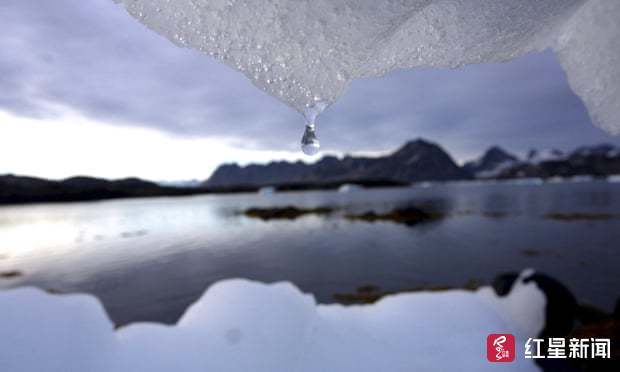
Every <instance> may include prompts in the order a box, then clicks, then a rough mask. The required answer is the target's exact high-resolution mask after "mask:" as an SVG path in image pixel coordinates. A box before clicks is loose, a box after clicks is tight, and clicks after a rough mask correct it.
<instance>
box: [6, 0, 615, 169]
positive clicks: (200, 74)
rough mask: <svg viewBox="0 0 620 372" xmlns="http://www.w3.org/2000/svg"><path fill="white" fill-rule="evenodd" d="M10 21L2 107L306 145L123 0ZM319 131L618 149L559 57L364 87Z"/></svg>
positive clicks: (337, 143)
mask: <svg viewBox="0 0 620 372" xmlns="http://www.w3.org/2000/svg"><path fill="white" fill-rule="evenodd" d="M0 23H1V24H2V25H3V32H2V33H1V34H0V48H1V49H2V51H3V52H2V54H0V109H3V110H7V111H9V112H12V113H13V114H16V115H22V116H29V117H37V118H43V119H44V118H47V117H54V116H56V115H58V111H57V105H61V106H66V107H69V108H71V109H74V110H77V111H78V112H80V113H82V114H84V115H86V116H89V117H93V118H96V119H98V120H100V121H104V122H107V123H110V124H111V125H137V126H148V127H154V128H158V129H161V130H164V131H167V132H169V133H173V134H175V135H179V136H200V137H227V138H232V139H234V140H236V141H237V142H238V143H239V145H240V146H245V147H255V148H269V149H290V150H296V149H297V148H298V141H299V137H300V135H301V132H302V129H303V121H302V117H301V116H300V115H299V114H297V113H296V112H295V111H293V110H292V109H289V108H288V107H286V106H285V105H284V104H282V103H280V102H279V101H277V100H276V99H274V98H272V97H270V96H268V95H266V94H265V93H263V92H261V91H260V90H258V89H256V88H255V87H254V86H252V84H251V83H250V82H249V81H248V80H247V79H246V78H245V77H244V76H243V75H241V74H240V73H238V72H236V71H233V70H232V69H230V68H228V67H226V66H223V65H221V64H219V63H217V62H215V61H214V60H212V59H211V58H209V57H207V56H205V55H202V54H200V53H198V52H195V51H192V50H188V49H181V48H178V47H176V46H174V45H172V44H171V43H170V42H168V41H167V40H165V39H163V38H162V37H160V36H158V35H157V34H155V33H153V32H151V31H149V30H147V29H146V28H145V27H143V26H142V25H140V24H139V23H138V22H137V21H135V20H133V19H132V18H131V17H130V16H129V15H127V14H126V13H125V11H124V10H123V9H122V8H121V7H118V6H116V5H115V4H114V3H113V2H112V1H111V0H90V1H87V2H86V1H81V0H55V1H34V0H4V1H3V2H2V4H1V5H0ZM0 125H1V124H0ZM318 125H319V129H318V131H319V135H320V136H321V139H322V141H323V144H324V146H325V148H326V149H327V150H331V151H342V152H352V151H375V150H386V149H391V148H394V147H396V146H398V145H400V144H401V143H402V142H403V141H404V140H405V139H408V138H414V137H419V136H422V137H426V138H429V139H431V140H434V141H437V142H439V143H441V144H443V145H445V147H446V148H447V149H449V150H450V151H451V152H452V153H453V154H455V156H456V157H458V158H461V159H463V158H469V157H472V156H475V155H477V154H478V153H480V152H481V151H482V150H483V149H484V148H485V147H487V146H489V145H491V144H496V143H498V144H500V145H503V146H505V147H507V148H508V149H510V150H513V151H517V152H523V151H525V150H526V149H527V148H530V147H559V148H563V149H569V148H572V147H575V146H577V145H581V144H584V143H594V142H601V141H607V142H615V143H620V141H619V140H618V139H617V138H611V137H609V136H607V135H606V134H605V133H603V132H602V131H600V130H598V129H596V128H594V127H593V126H592V125H591V123H590V120H589V118H588V115H587V112H586V110H585V108H584V106H583V104H582V103H581V101H580V100H579V99H578V98H577V97H576V96H575V95H574V94H573V93H572V92H571V91H570V89H569V87H568V85H567V83H566V80H565V77H564V74H563V72H562V70H561V68H560V67H559V66H558V64H557V62H556V60H555V58H554V56H553V55H552V53H551V52H544V53H539V54H532V55H529V56H525V57H523V58H520V59H518V60H516V61H513V62H510V63H505V64H485V65H476V66H467V67H464V68H460V69H456V70H448V69H419V70H413V71H397V72H394V73H392V74H390V75H388V76H386V77H383V78H378V79H367V80H360V81H356V82H354V83H353V84H352V86H351V87H350V88H349V89H348V92H347V93H346V94H345V96H343V97H342V98H341V100H340V101H338V102H337V103H336V104H334V105H333V106H332V107H330V108H329V109H328V111H326V112H325V113H324V114H323V115H322V116H321V117H320V118H319V124H318Z"/></svg>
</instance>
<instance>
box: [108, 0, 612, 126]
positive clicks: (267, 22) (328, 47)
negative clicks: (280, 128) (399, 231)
mask: <svg viewBox="0 0 620 372" xmlns="http://www.w3.org/2000/svg"><path fill="white" fill-rule="evenodd" d="M115 1H116V2H118V3H120V4H122V5H123V6H125V8H126V9H127V11H128V12H129V13H130V14H131V15H132V16H134V17H135V18H137V19H139V20H140V21H141V22H142V23H144V24H145V25H146V26H148V27H149V28H151V29H153V30H155V31H156V32H158V33H160V34H162V35H164V36H165V37H167V38H168V39H170V40H172V41H173V42H174V43H176V44H177V45H179V46H183V47H189V48H194V49H197V50H200V51H202V52H204V53H207V54H209V55H211V56H213V57H215V58H217V59H219V60H221V61H223V62H224V63H226V64H228V65H230V66H231V67H233V68H236V69H237V70H239V71H241V72H243V73H244V74H245V75H246V76H247V77H248V78H250V80H252V82H254V84H255V85H257V86H258V87H259V88H261V89H263V90H265V91H267V92H268V93H270V94H271V95H273V96H275V97H278V98H279V99H281V100H282V101H284V102H285V103H287V104H288V105H289V106H291V107H293V108H295V109H297V110H298V111H299V112H301V113H304V112H306V110H307V109H308V108H320V109H319V110H318V111H319V112H320V111H321V110H323V109H324V108H325V107H327V106H328V105H329V104H331V103H333V102H334V101H335V100H336V99H337V98H338V97H339V96H340V95H342V93H343V91H344V90H345V88H346V87H347V86H348V84H349V82H350V81H351V80H352V79H355V78H359V77H368V76H378V75H382V74H385V73H387V72H389V71H391V70H393V69H396V68H413V67H418V66H436V67H457V66H461V65H464V64H470V63H481V62H500V61H506V60H509V59H512V58H515V57H518V56H520V55H523V54H525V53H528V52H530V51H537V50H542V49H545V48H552V49H554V50H555V51H556V52H557V53H558V55H559V59H560V63H561V65H562V66H563V67H564V69H565V70H566V72H567V75H568V79H569V82H570V85H571V86H572V88H573V90H574V91H575V92H576V93H577V94H578V95H579V96H581V98H582V99H583V101H584V102H585V104H586V106H587V108H588V110H589V112H590V114H591V116H592V118H593V121H594V122H595V123H597V124H598V125H599V126H601V127H602V128H604V129H605V130H607V131H609V132H612V133H620V120H619V118H620V67H619V66H620V22H618V19H619V17H620V2H618V1H617V0H520V1H514V0H467V1H465V0H410V1H402V0H382V1H376V0H359V1H355V2H351V1H346V0H295V1H292V0H263V1H251V0H227V1H224V0H175V1H169V0H115ZM411 89H416V87H411ZM395 94H396V92H395ZM317 103H320V105H317ZM319 112H317V114H318V113H319Z"/></svg>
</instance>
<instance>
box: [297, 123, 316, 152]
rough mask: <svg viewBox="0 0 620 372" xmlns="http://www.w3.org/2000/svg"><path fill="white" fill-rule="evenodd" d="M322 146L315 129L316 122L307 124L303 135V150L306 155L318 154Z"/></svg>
mask: <svg viewBox="0 0 620 372" xmlns="http://www.w3.org/2000/svg"><path fill="white" fill-rule="evenodd" d="M320 148H321V144H320V143H319V139H318V138H317V137H316V133H315V131H314V124H306V130H305V131H304V135H303V137H301V151H303V152H304V154H306V155H310V156H312V155H316V154H317V153H318V152H319V149H320Z"/></svg>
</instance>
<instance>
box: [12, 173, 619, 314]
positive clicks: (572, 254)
mask: <svg viewBox="0 0 620 372" xmlns="http://www.w3.org/2000/svg"><path fill="white" fill-rule="evenodd" d="M619 187H620V186H619V185H614V184H607V183H604V182H593V183H580V184H545V185H509V184H497V185H478V186H472V185H463V184H452V185H450V184H447V185H439V186H433V187H429V188H423V189H422V188H401V189H382V190H368V191H359V192H355V193H337V192H300V193H284V194H277V193H276V194H265V195H255V194H252V195H250V194H243V195H219V196H194V197H183V198H157V199H136V200H116V201H106V202H95V203H93V202H90V203H73V204H48V205H31V206H17V207H2V208H0V272H6V271H11V270H19V271H21V272H23V275H22V276H18V277H14V278H10V279H0V286H2V287H10V286H15V285H27V284H34V285H38V286H41V287H43V288H48V289H52V290H55V291H61V292H72V291H81V292H90V293H94V294H96V295H97V296H99V297H100V298H101V299H102V300H103V302H104V304H105V306H106V309H107V310H108V312H109V313H110V315H111V317H112V318H113V319H114V320H115V321H116V322H117V323H120V324H124V323H127V322H130V321H135V320H157V321H165V322H174V321H175V320H176V319H177V318H178V317H179V316H180V315H181V313H182V312H183V311H184V309H185V308H186V307H187V305H189V304H190V303H191V302H193V301H194V300H195V299H196V298H197V297H198V296H199V295H200V294H201V293H202V292H203V291H204V289H205V288H206V287H207V286H208V285H209V284H211V283H213V282H215V281H217V280H220V279H225V278H230V277H244V278H250V279H256V280H261V281H265V282H271V281H279V280H290V281H293V282H294V283H295V284H297V285H298V286H299V287H300V288H301V289H302V290H304V291H307V292H311V293H313V294H315V296H316V297H317V298H318V300H319V301H321V302H331V301H333V297H332V296H333V294H334V293H346V292H349V291H351V290H354V289H355V288H357V287H359V286H360V285H363V284H368V283H370V284H373V285H377V286H379V287H381V288H382V289H384V290H387V291H396V290H401V289H406V288H414V287H422V286H428V285H432V286H438V285H446V286H455V285H462V284H463V283H465V282H467V281H471V280H479V281H483V282H484V281H486V282H488V281H489V280H491V279H492V278H493V277H494V276H495V275H496V274H498V273H501V272H507V271H520V270H521V269H523V268H525V267H534V268H537V269H540V270H541V271H544V272H546V273H549V274H551V275H553V276H555V277H557V278H558V279H559V280H561V281H563V282H565V283H567V284H568V286H569V287H570V288H571V289H572V290H573V291H574V292H575V293H576V295H577V297H578V298H580V299H582V300H583V301H586V302H590V303H593V304H595V305H598V306H601V307H605V308H608V309H609V308H611V307H612V305H613V301H615V298H616V296H617V295H618V293H616V292H617V288H620V275H619V274H618V273H617V269H616V268H617V266H618V264H619V261H620V260H619V258H618V254H617V251H616V245H617V244H616V242H617V241H620V220H619V219H617V218H611V219H607V220H597V221H588V220H585V221H573V222H563V221H557V220H550V219H546V218H544V215H545V214H547V213H551V212H554V213H556V212H559V213H566V212H588V213H594V212H597V213H610V214H613V213H617V211H620V208H619V207H620V202H619V201H618V198H619V197H620V190H619V189H618V188H619ZM286 205H294V206H298V207H306V208H315V207H318V206H331V207H333V208H335V209H337V210H338V211H339V213H364V212H366V211H369V210H372V211H376V212H377V213H381V212H385V211H389V210H391V209H393V208H395V207H406V206H411V205H415V206H418V207H423V208H428V209H432V210H435V211H441V212H442V213H444V214H445V215H446V216H445V218H443V219H440V220H438V221H435V222H433V223H429V224H423V225H415V226H413V227H408V226H405V225H399V224H394V223H390V222H388V221H380V222H376V223H368V222H365V221H356V220H353V221H351V220H347V219H346V218H342V217H341V215H326V216H321V215H306V216H303V217H300V218H298V219H296V220H290V221H289V220H272V221H261V220H257V219H252V218H247V217H245V216H243V215H240V214H239V211H243V210H245V209H247V208H249V207H274V206H286ZM528 252H530V253H531V252H536V254H530V253H528Z"/></svg>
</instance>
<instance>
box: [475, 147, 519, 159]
mask: <svg viewBox="0 0 620 372" xmlns="http://www.w3.org/2000/svg"><path fill="white" fill-rule="evenodd" d="M506 160H511V161H517V160H519V159H518V158H517V157H516V156H515V155H513V154H511V153H509V152H507V151H506V150H504V149H503V148H501V147H499V146H493V147H490V148H489V149H488V150H487V151H486V152H485V153H484V155H482V161H495V162H503V161H506Z"/></svg>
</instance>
